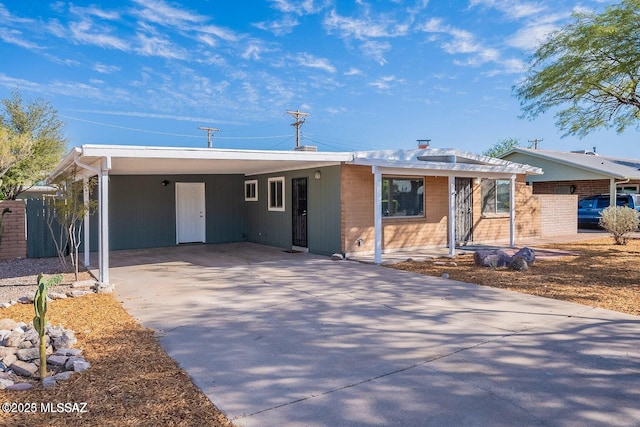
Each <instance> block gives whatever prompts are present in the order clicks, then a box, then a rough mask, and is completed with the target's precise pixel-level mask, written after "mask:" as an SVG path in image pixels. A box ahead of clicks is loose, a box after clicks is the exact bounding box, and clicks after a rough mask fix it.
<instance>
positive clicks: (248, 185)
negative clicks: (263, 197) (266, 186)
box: [244, 179, 258, 202]
mask: <svg viewBox="0 0 640 427" xmlns="http://www.w3.org/2000/svg"><path fill="white" fill-rule="evenodd" d="M244 201H245V202H257V201H258V180H257V179H250V180H247V181H245V182H244Z"/></svg>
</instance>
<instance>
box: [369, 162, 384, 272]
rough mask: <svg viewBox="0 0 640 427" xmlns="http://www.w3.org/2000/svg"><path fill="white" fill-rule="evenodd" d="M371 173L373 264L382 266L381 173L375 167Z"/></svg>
mask: <svg viewBox="0 0 640 427" xmlns="http://www.w3.org/2000/svg"><path fill="white" fill-rule="evenodd" d="M371 169H372V170H371V171H372V172H373V199H374V204H373V224H374V227H373V228H374V242H375V251H374V262H375V263H376V264H382V173H381V172H380V170H379V169H378V167H377V166H372V167H371Z"/></svg>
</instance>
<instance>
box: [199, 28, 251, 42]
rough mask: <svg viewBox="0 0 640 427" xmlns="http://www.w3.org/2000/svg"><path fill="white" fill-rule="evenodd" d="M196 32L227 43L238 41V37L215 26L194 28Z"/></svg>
mask: <svg viewBox="0 0 640 427" xmlns="http://www.w3.org/2000/svg"><path fill="white" fill-rule="evenodd" d="M194 29H195V30H196V31H198V32H200V33H205V34H211V35H214V36H216V37H218V38H219V39H222V40H226V41H229V42H235V41H238V40H240V36H238V35H237V34H236V33H235V32H233V31H231V30H228V29H226V28H222V27H218V26H216V25H206V26H203V27H197V28H194Z"/></svg>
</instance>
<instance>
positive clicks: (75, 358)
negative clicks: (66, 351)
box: [64, 356, 84, 371]
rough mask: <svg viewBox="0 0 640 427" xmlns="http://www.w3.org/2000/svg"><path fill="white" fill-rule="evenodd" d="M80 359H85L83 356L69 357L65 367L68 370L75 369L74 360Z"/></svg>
mask: <svg viewBox="0 0 640 427" xmlns="http://www.w3.org/2000/svg"><path fill="white" fill-rule="evenodd" d="M80 360H84V359H83V358H82V357H80V356H71V357H69V358H68V359H67V362H66V363H65V364H64V369H65V370H67V371H73V370H74V369H73V363H74V362H78V361H80Z"/></svg>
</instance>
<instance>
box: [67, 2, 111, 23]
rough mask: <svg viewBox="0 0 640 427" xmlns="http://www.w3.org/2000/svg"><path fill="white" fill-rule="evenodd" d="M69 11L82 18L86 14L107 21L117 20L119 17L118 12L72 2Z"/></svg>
mask: <svg viewBox="0 0 640 427" xmlns="http://www.w3.org/2000/svg"><path fill="white" fill-rule="evenodd" d="M69 12H71V13H72V14H74V15H77V16H80V17H82V18H86V17H87V16H95V17H96V18H100V19H104V20H108V21H117V20H119V19H120V14H119V13H118V12H110V11H106V10H103V9H98V8H97V7H95V6H90V7H80V6H76V5H74V4H72V5H70V6H69Z"/></svg>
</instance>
